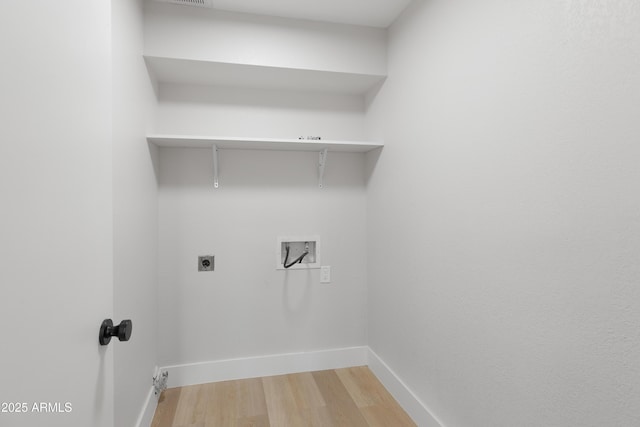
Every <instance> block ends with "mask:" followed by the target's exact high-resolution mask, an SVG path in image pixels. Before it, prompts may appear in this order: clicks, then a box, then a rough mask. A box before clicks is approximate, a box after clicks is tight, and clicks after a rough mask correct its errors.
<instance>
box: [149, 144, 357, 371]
mask: <svg viewBox="0 0 640 427" xmlns="http://www.w3.org/2000/svg"><path fill="white" fill-rule="evenodd" d="M317 161H318V154H317V153H310V152H304V153H299V152H285V151H282V152H276V151H241V150H220V182H221V184H220V188H219V189H217V190H216V189H214V188H213V184H212V173H211V165H212V160H211V151H210V150H207V149H164V148H163V149H161V150H160V171H161V173H160V177H161V179H160V194H159V201H160V205H159V207H160V228H159V229H160V305H159V309H160V313H159V318H160V330H161V331H162V339H160V345H159V349H160V364H161V365H162V366H166V365H173V364H182V363H191V362H203V361H213V360H221V359H227V358H237V357H249V356H258V355H266V354H279V353H287V352H298V351H308V350H322V349H330V348H341V347H350V346H357V345H364V344H365V343H366V331H365V324H366V282H365V262H366V261H365V260H366V259H365V249H366V243H365V242H366V236H365V222H364V218H365V214H366V213H365V187H364V157H363V156H362V155H360V154H357V153H356V154H354V153H336V154H333V153H330V155H329V161H328V165H327V169H326V176H325V178H326V179H325V188H324V189H322V190H320V189H319V188H318V187H317V185H318V182H317ZM305 234H312V235H313V234H317V235H319V236H320V238H321V243H322V253H321V256H322V263H323V265H330V266H331V267H332V279H333V282H332V283H331V284H319V270H317V269H316V270H306V271H302V270H297V271H283V270H276V265H275V251H276V238H277V237H278V236H280V235H285V236H287V235H305ZM209 254H213V255H215V256H216V259H215V272H208V273H204V272H201V273H198V272H197V256H198V255H209Z"/></svg>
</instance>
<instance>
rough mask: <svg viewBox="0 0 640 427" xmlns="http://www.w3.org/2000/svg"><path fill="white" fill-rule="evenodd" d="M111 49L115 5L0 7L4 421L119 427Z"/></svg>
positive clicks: (0, 381)
mask: <svg viewBox="0 0 640 427" xmlns="http://www.w3.org/2000/svg"><path fill="white" fill-rule="evenodd" d="M110 55H111V40H110V4H109V2H87V1H81V0H76V1H67V2H65V3H64V6H62V5H61V4H60V3H57V2H24V1H13V0H11V1H3V2H1V3H0V57H1V58H2V66H1V67H0V94H1V95H0V122H1V124H0V141H1V142H0V205H1V207H0V259H1V261H0V287H1V289H2V297H1V298H0V323H1V324H2V325H3V337H2V350H0V402H6V403H9V402H13V403H16V402H19V403H22V402H24V403H27V409H28V411H27V413H6V412H5V413H0V425H3V426H9V425H10V426H15V427H20V426H29V427H33V426H51V427H57V426H71V427H84V426H95V427H111V426H113V353H112V350H111V347H100V346H99V344H98V329H99V326H100V322H102V320H103V319H104V318H106V317H109V316H110V315H111V314H112V309H113V293H112V290H113V288H112V275H113V273H112V259H113V257H112V254H113V246H112V228H113V215H112V199H111V192H112V182H111V179H112V154H111V71H110ZM40 402H44V403H45V404H48V403H51V404H52V405H56V404H60V405H61V408H62V409H63V410H65V406H64V405H65V403H66V402H69V403H70V404H71V405H72V406H71V412H68V413H37V412H33V406H32V405H33V404H34V403H38V404H39V403H40ZM4 409H7V408H4ZM8 409H9V410H10V408H8Z"/></svg>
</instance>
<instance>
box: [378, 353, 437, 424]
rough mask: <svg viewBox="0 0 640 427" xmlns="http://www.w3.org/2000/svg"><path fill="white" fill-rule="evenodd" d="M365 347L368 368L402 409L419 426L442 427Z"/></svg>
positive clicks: (404, 385) (387, 367) (405, 386)
mask: <svg viewBox="0 0 640 427" xmlns="http://www.w3.org/2000/svg"><path fill="white" fill-rule="evenodd" d="M367 349H368V352H369V354H368V355H367V358H368V361H369V363H368V365H369V369H371V372H373V373H374V374H375V376H376V377H378V379H379V380H380V382H381V383H382V385H384V387H385V388H386V389H387V390H388V391H389V393H391V395H392V396H393V397H394V398H395V399H396V400H397V401H398V403H399V404H400V406H402V409H404V410H405V411H406V412H407V414H409V416H410V417H411V418H412V419H413V421H414V422H415V423H416V424H417V425H419V426H420V427H444V424H442V423H441V422H440V421H439V420H438V419H437V418H436V417H435V416H434V415H433V413H432V412H431V411H430V410H429V408H427V406H426V405H425V404H424V403H422V402H421V401H420V399H418V397H417V396H416V395H415V394H413V392H412V391H411V389H410V388H409V387H407V385H406V384H405V383H404V382H403V381H402V380H401V379H400V378H398V376H397V375H396V374H395V373H394V372H393V371H392V370H391V368H389V366H387V364H386V363H384V362H383V361H382V359H380V358H379V357H378V355H377V354H375V353H374V351H373V350H371V349H370V348H368V347H367Z"/></svg>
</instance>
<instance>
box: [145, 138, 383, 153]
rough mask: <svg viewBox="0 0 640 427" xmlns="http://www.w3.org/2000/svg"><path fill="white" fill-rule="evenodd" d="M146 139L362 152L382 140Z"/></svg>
mask: <svg viewBox="0 0 640 427" xmlns="http://www.w3.org/2000/svg"><path fill="white" fill-rule="evenodd" d="M147 140H148V141H149V142H151V143H153V144H155V145H157V146H159V147H182V148H207V147H213V146H214V145H215V146H216V147H218V148H219V149H234V150H287V151H322V150H324V149H325V148H326V149H327V150H329V151H347V152H354V153H365V152H367V151H371V150H374V149H376V148H381V147H384V143H382V142H371V141H332V140H320V141H310V140H304V139H302V140H300V139H282V138H241V137H218V136H190V135H148V136H147Z"/></svg>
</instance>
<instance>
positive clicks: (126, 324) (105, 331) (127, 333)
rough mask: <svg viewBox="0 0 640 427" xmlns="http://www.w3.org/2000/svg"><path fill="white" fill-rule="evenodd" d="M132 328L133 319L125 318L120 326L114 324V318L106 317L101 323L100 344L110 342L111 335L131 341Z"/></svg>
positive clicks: (121, 339)
mask: <svg viewBox="0 0 640 427" xmlns="http://www.w3.org/2000/svg"><path fill="white" fill-rule="evenodd" d="M132 329H133V323H131V320H128V319H127V320H123V321H122V322H120V324H119V325H118V326H113V320H111V319H105V320H103V321H102V324H101V325H100V334H99V336H98V341H100V345H107V344H109V342H110V341H111V337H118V339H119V340H120V341H129V338H131V330H132Z"/></svg>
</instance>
